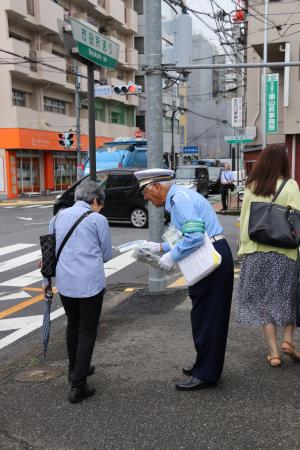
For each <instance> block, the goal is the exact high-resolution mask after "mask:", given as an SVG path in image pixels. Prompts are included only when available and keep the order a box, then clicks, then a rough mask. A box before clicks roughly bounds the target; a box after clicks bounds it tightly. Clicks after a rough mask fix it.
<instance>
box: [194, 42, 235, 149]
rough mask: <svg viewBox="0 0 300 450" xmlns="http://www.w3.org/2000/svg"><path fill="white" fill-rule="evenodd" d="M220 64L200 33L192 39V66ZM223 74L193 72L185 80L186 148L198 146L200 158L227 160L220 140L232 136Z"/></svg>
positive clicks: (213, 48)
mask: <svg viewBox="0 0 300 450" xmlns="http://www.w3.org/2000/svg"><path fill="white" fill-rule="evenodd" d="M199 62H203V63H205V64H217V63H220V64H224V62H225V56H224V55H221V54H219V50H218V48H217V47H216V46H215V45H214V44H213V43H211V42H210V41H209V40H208V39H206V38H205V36H204V35H203V34H202V33H197V34H195V35H194V36H193V63H194V64H199ZM227 84H228V82H227V80H226V79H225V71H224V70H212V69H207V70H194V71H192V73H191V74H190V75H189V79H188V83H187V85H188V104H189V108H188V109H189V112H188V121H187V145H188V146H198V148H199V156H201V157H202V158H203V157H204V158H229V145H228V144H227V143H226V142H225V139H224V136H226V135H230V134H232V130H231V127H230V108H231V104H230V102H229V100H228V99H227V98H225V93H226V90H227Z"/></svg>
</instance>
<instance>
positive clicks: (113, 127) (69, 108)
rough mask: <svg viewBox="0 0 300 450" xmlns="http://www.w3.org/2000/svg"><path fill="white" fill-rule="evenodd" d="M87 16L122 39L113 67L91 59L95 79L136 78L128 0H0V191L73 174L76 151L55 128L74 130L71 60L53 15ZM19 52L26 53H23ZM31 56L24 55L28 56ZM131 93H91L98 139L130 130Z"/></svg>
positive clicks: (84, 114) (11, 193) (46, 185)
mask: <svg viewBox="0 0 300 450" xmlns="http://www.w3.org/2000/svg"><path fill="white" fill-rule="evenodd" d="M66 15H67V16H69V17H74V18H77V19H81V20H84V21H86V22H88V23H89V24H90V25H91V26H93V27H95V30H98V31H99V32H100V33H102V34H104V35H106V36H107V37H109V38H110V39H111V40H113V41H115V42H116V43H118V44H119V46H120V54H119V62H118V65H117V67H116V70H114V71H111V70H107V69H103V68H101V67H97V68H96V69H95V79H96V80H98V81H100V82H101V83H103V84H111V85H118V84H124V83H128V82H129V81H134V77H135V72H136V70H137V64H138V52H137V50H135V48H134V36H135V34H136V32H137V13H136V12H135V10H134V4H133V0H1V2H0V24H1V36H0V48H1V49H3V50H1V65H0V76H1V86H0V90H1V109H0V198H2V199H3V198H14V197H17V196H18V195H22V194H26V193H32V192H51V191H59V190H61V189H65V188H67V187H68V186H69V185H71V184H72V183H73V182H74V181H75V180H76V151H75V135H74V145H73V147H72V148H71V149H70V150H66V149H65V148H62V147H61V146H60V144H59V137H58V134H59V133H62V132H65V131H69V130H73V132H74V131H75V103H74V88H75V84H74V83H75V76H74V64H75V63H74V60H73V59H67V58H66V57H65V52H64V48H63V45H62V42H61V40H60V36H59V30H58V22H57V21H58V19H60V20H64V17H65V16H66ZM24 58H25V59H24ZM26 58H29V61H28V59H26ZM79 66H80V67H79V69H80V72H81V74H82V77H81V88H80V89H81V93H80V95H81V148H82V159H83V160H84V159H86V155H87V150H88V136H87V135H88V120H87V118H88V111H87V101H86V98H87V78H86V69H85V67H84V66H81V65H79ZM137 104H138V99H137V97H136V96H128V97H127V96H121V95H116V94H113V95H111V96H110V97H101V98H97V99H95V109H96V136H97V138H96V143H97V146H100V145H101V144H103V142H105V141H107V140H111V139H112V138H115V137H119V136H133V132H134V129H135V115H136V114H135V110H136V106H137Z"/></svg>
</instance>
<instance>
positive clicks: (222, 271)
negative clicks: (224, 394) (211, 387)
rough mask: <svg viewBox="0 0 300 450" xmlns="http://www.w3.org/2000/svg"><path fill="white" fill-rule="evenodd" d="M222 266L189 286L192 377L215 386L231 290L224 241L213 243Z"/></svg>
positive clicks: (220, 367)
mask: <svg viewBox="0 0 300 450" xmlns="http://www.w3.org/2000/svg"><path fill="white" fill-rule="evenodd" d="M214 247H215V249H216V250H217V251H218V252H219V253H220V254H221V256H222V263H221V265H220V266H219V267H218V269H216V270H215V271H214V272H212V273H211V274H210V275H209V276H208V277H206V278H204V279H203V280H200V281H199V282H198V283H196V284H194V286H191V287H189V296H190V298H191V300H192V305H193V307H192V311H191V322H192V332H193V340H194V345H195V349H196V352H197V357H196V361H195V364H194V366H193V376H194V377H197V378H200V379H201V380H204V381H209V382H212V383H215V382H217V381H218V379H219V378H220V376H221V374H222V371H223V365H224V357H225V350H226V342H227V334H228V324H229V317H230V307H231V298H232V290H233V260H232V254H231V250H230V248H229V245H228V243H227V241H226V240H225V239H222V240H220V241H217V242H214Z"/></svg>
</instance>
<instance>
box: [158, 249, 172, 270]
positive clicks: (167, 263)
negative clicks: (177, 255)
mask: <svg viewBox="0 0 300 450" xmlns="http://www.w3.org/2000/svg"><path fill="white" fill-rule="evenodd" d="M158 264H159V265H160V267H161V268H162V269H164V270H171V269H172V267H173V266H174V264H175V261H174V259H173V258H172V257H171V254H170V252H168V253H165V254H164V255H162V257H161V258H160V259H159V261H158Z"/></svg>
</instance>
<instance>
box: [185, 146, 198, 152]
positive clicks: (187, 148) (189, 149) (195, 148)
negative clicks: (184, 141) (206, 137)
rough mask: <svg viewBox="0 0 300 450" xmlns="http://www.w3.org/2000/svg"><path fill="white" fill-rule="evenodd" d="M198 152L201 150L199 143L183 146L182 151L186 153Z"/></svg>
mask: <svg viewBox="0 0 300 450" xmlns="http://www.w3.org/2000/svg"><path fill="white" fill-rule="evenodd" d="M198 152H199V147H198V145H190V146H183V147H182V153H185V154H198Z"/></svg>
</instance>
